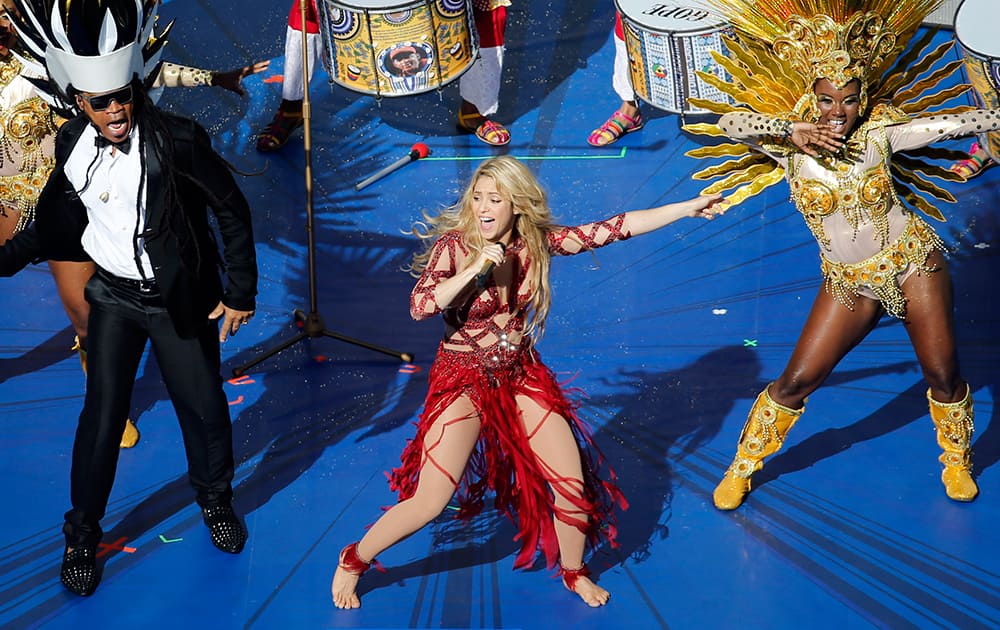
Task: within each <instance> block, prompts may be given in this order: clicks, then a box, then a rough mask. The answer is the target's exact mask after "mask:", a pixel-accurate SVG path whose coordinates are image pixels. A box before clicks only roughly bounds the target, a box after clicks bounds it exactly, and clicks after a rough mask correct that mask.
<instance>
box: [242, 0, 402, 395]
mask: <svg viewBox="0 0 1000 630" xmlns="http://www.w3.org/2000/svg"><path fill="white" fill-rule="evenodd" d="M307 2H309V0H299V11H300V13H301V15H302V129H303V143H304V145H305V176H306V237H307V245H306V250H307V251H308V254H309V312H308V313H303V312H302V311H301V310H299V309H295V319H296V320H297V321H300V322H302V332H300V333H298V334H297V335H295V336H294V337H292V338H291V339H288V340H287V341H284V342H282V343H280V344H278V345H277V346H275V347H274V348H271V349H270V350H265V351H264V352H263V354H261V355H259V356H257V357H256V358H254V359H253V360H251V361H248V362H246V363H244V364H243V365H240V366H237V367H235V368H233V376H242V375H243V374H245V373H246V372H247V370H249V369H250V368H252V367H254V366H255V365H257V364H258V363H261V362H263V361H266V360H267V359H269V358H270V357H273V356H274V355H276V354H278V353H279V352H281V351H283V350H285V349H287V348H290V347H292V346H293V345H295V344H297V343H298V342H300V341H302V340H304V339H309V338H312V337H330V338H333V339H338V340H340V341H344V342H347V343H351V344H354V345H356V346H361V347H362V348H368V349H369V350H374V351H375V352H381V353H383V354H387V355H389V356H393V357H396V358H398V359H399V360H400V361H403V362H406V363H410V362H412V361H413V355H412V354H411V353H409V352H400V351H398V350H391V349H389V348H383V347H381V346H377V345H375V344H371V343H368V342H367V341H361V340H360V339H354V338H353V337H348V336H347V335H343V334H340V333H337V332H333V331H331V330H327V328H326V325H325V324H324V323H323V317H322V316H321V315H320V314H319V311H318V309H317V306H316V236H315V232H314V230H313V193H312V135H311V133H310V132H311V127H312V125H311V119H312V112H311V111H310V110H311V107H310V103H309V43H308V40H307V33H306V3H307ZM317 14H318V12H317Z"/></svg>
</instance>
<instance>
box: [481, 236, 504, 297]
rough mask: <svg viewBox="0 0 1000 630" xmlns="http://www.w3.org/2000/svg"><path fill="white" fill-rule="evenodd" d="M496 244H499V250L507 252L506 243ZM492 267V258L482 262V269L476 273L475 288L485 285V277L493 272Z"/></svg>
mask: <svg viewBox="0 0 1000 630" xmlns="http://www.w3.org/2000/svg"><path fill="white" fill-rule="evenodd" d="M497 245H499V246H500V251H502V252H504V253H506V252H507V246H506V245H504V244H503V243H497ZM494 267H496V263H495V262H493V261H492V260H487V261H486V262H485V263H484V264H483V268H482V270H480V272H479V273H477V274H476V288H477V289H482V288H484V287H485V286H486V279H487V278H489V277H490V274H491V273H493V268H494Z"/></svg>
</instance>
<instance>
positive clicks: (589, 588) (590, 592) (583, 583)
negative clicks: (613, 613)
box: [563, 575, 611, 608]
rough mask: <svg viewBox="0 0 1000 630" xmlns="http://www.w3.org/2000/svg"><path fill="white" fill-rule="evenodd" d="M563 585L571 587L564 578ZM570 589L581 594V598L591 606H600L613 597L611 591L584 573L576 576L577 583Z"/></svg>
mask: <svg viewBox="0 0 1000 630" xmlns="http://www.w3.org/2000/svg"><path fill="white" fill-rule="evenodd" d="M563 585H565V586H566V588H569V585H568V584H566V581H565V580H563ZM569 590H571V591H573V592H574V593H576V594H577V595H579V596H580V599H582V600H583V601H584V603H586V604H587V605H588V606H590V607H591V608H599V607H601V606H603V605H605V604H607V603H608V600H609V599H611V593H609V592H607V591H606V590H604V589H603V588H601V587H600V586H598V585H596V584H594V583H593V582H592V581H591V580H590V578H589V577H585V576H583V575H581V576H579V577H578V578H576V583H575V584H574V585H573V588H569Z"/></svg>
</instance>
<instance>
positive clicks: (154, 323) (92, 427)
mask: <svg viewBox="0 0 1000 630" xmlns="http://www.w3.org/2000/svg"><path fill="white" fill-rule="evenodd" d="M85 295H86V298H87V301H88V302H89V303H90V320H89V323H88V325H87V336H88V340H87V393H86V397H85V399H84V403H83V411H82V412H81V413H80V421H79V424H78V426H77V430H76V441H75V442H74V444H73V465H72V466H73V467H72V472H71V476H70V499H71V502H72V505H73V507H72V509H71V510H69V511H68V512H67V513H66V524H65V526H64V527H63V532H64V533H65V535H66V544H67V545H68V546H70V547H76V546H80V545H84V546H90V547H93V546H96V545H97V543H98V542H100V539H101V535H102V534H103V531H102V530H101V527H100V520H101V518H103V517H104V513H105V510H106V509H107V506H108V497H109V496H110V494H111V486H112V485H113V484H114V480H115V470H116V469H117V467H118V451H119V448H118V445H119V442H120V441H121V435H122V431H123V430H124V429H125V419H126V418H127V417H128V414H129V409H130V405H131V399H132V387H133V384H134V383H135V377H136V372H137V370H138V368H139V362H140V360H141V359H142V353H143V351H144V350H145V348H146V342H147V341H150V342H151V343H152V348H153V353H154V355H155V356H156V361H157V363H158V364H159V366H160V371H161V373H162V374H163V380H164V382H165V384H166V387H167V392H168V393H169V394H170V400H171V402H172V403H173V405H174V410H175V411H176V413H177V419H178V420H179V421H180V426H181V433H182V435H183V438H184V449H185V451H186V454H187V461H188V477H189V479H190V482H191V485H192V486H193V487H194V489H195V492H196V493H197V499H198V504H199V505H200V506H202V507H211V506H214V505H220V504H227V503H229V502H230V501H231V499H232V480H233V468H234V466H233V437H232V424H231V421H230V418H229V403H228V401H227V400H226V396H225V393H224V392H223V390H222V377H221V375H220V374H219V372H220V368H221V358H220V351H219V332H218V326H217V325H216V324H215V322H211V321H209V320H207V319H206V321H205V327H204V330H202V331H201V333H200V334H199V335H198V336H197V337H195V338H192V339H183V338H181V337H180V336H179V335H178V334H177V331H176V330H175V329H174V325H173V323H172V322H171V320H170V315H169V314H168V313H167V310H166V308H165V306H164V304H163V300H162V298H161V297H160V295H159V292H158V290H157V289H156V288H155V287H152V288H151V289H149V288H147V290H140V288H139V287H138V286H135V284H134V283H131V284H130V283H129V281H126V280H123V279H120V278H116V277H115V276H112V275H110V274H108V273H107V272H105V271H103V270H98V273H97V274H95V275H94V277H93V278H91V280H90V281H89V282H88V283H87V288H86V292H85Z"/></svg>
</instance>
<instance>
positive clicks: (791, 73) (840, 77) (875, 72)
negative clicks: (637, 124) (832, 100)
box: [684, 0, 970, 221]
mask: <svg viewBox="0 0 1000 630" xmlns="http://www.w3.org/2000/svg"><path fill="white" fill-rule="evenodd" d="M941 1H942V0H704V2H705V4H707V5H708V6H710V7H711V8H712V10H713V11H714V12H715V13H718V14H719V15H721V16H722V17H723V18H724V19H726V20H727V21H728V22H729V23H730V24H732V26H733V28H734V30H735V31H736V33H737V37H736V38H728V37H727V38H725V44H726V48H727V50H728V51H729V56H725V55H723V54H721V53H718V52H714V51H713V53H712V56H713V57H714V58H715V60H716V62H718V63H719V64H720V65H721V66H722V67H724V68H725V69H726V70H727V71H728V72H729V74H730V76H731V77H732V80H731V81H726V80H725V79H722V78H719V77H718V76H715V75H712V74H708V73H703V72H699V73H698V75H699V76H700V77H701V78H702V80H704V81H706V82H708V83H710V84H711V85H713V86H715V87H716V88H718V89H719V90H721V91H722V92H724V93H725V94H727V95H729V96H730V97H731V98H732V99H733V101H734V102H735V103H736V105H730V104H728V103H717V102H714V101H708V100H704V99H691V103H692V105H694V106H696V107H700V108H703V109H705V110H708V111H710V112H713V113H717V114H724V113H726V112H729V111H733V110H736V109H744V110H745V109H750V110H752V111H755V112H758V113H761V114H765V115H768V116H772V117H776V118H785V119H788V120H816V119H818V117H819V111H818V107H817V105H816V97H815V94H814V92H813V86H814V85H815V83H816V81H817V80H819V79H823V78H825V79H828V80H829V81H830V82H831V83H833V84H834V85H835V86H836V87H838V88H843V87H844V86H845V85H847V84H848V83H850V82H851V81H853V80H855V79H856V80H858V81H859V82H860V84H861V99H862V103H861V105H862V113H864V112H865V111H866V110H867V106H868V103H874V104H875V105H874V107H873V108H872V112H871V115H870V116H869V117H868V119H869V121H872V120H873V119H881V120H882V121H883V123H882V124H884V121H885V119H886V118H889V119H893V120H896V121H902V120H906V119H908V118H909V117H913V116H920V115H924V114H925V113H926V112H927V111H928V110H929V109H930V108H934V107H938V106H940V105H942V104H943V103H946V102H947V101H948V100H950V99H952V98H954V97H956V96H958V95H960V94H962V93H963V92H965V91H967V90H968V89H969V87H970V86H969V85H967V84H964V83H960V84H958V85H953V86H952V87H949V88H943V89H942V88H939V86H940V84H941V83H942V82H943V81H945V80H947V79H951V78H952V77H953V75H954V73H955V72H957V71H958V69H959V68H960V67H961V65H962V62H961V61H952V62H949V63H946V64H942V65H941V67H936V66H938V63H939V62H940V61H941V60H942V59H943V58H944V56H945V55H946V54H947V53H948V51H949V50H950V49H951V47H952V43H951V42H948V43H945V44H942V45H940V46H937V47H936V48H935V49H934V50H928V48H929V47H930V44H931V40H932V38H933V35H934V33H933V32H930V31H929V32H928V33H927V34H925V35H924V36H922V37H921V38H919V40H917V41H915V42H913V44H912V46H910V48H909V50H908V51H907V52H906V54H905V55H903V54H902V53H903V52H904V50H906V48H907V45H908V44H910V41H911V39H913V37H914V35H915V34H916V32H917V28H918V27H919V26H920V23H921V21H922V20H923V19H924V18H925V17H926V16H927V14H929V13H930V12H931V11H933V10H934V9H935V8H937V6H938V5H939V4H940V3H941ZM901 55H902V56H901ZM925 74H926V75H927V76H924V75H925ZM964 109H968V107H967V106H962V107H956V108H953V109H951V110H939V111H936V112H935V113H948V112H951V111H961V110H964ZM866 124H871V123H870V122H869V123H866ZM684 129H685V130H686V131H689V132H692V133H695V134H702V135H708V136H713V137H721V136H724V134H723V133H722V130H721V129H720V128H719V127H718V125H714V124H691V125H685V126H684ZM859 131H862V132H863V131H864V125H863V126H862V129H860V130H859ZM858 137H864V134H863V133H858V134H855V138H858ZM775 141H776V142H778V140H777V139H776V140H775ZM775 149H776V150H778V151H779V152H780V151H781V150H782V147H780V146H776V147H775ZM785 150H788V151H790V150H791V147H790V146H786V147H785ZM687 155H689V156H692V157H696V158H719V157H725V158H731V159H729V160H728V161H726V162H724V163H722V164H720V165H715V166H710V167H707V168H704V169H702V170H701V171H699V172H698V173H696V174H695V175H694V177H695V179H702V180H708V179H713V178H722V179H721V180H719V181H717V182H715V183H713V184H711V185H709V186H708V187H706V188H705V189H704V190H703V191H702V192H703V193H706V194H707V193H714V192H722V191H727V190H734V189H735V190H734V192H733V193H732V194H730V195H729V196H728V197H727V199H728V200H729V202H730V203H731V204H732V205H736V204H739V203H741V202H743V201H745V200H746V199H747V198H749V197H752V196H754V195H757V194H759V193H760V192H761V191H762V190H764V189H765V188H767V187H768V186H771V185H774V184H776V183H778V182H780V181H781V180H782V179H783V177H784V169H783V168H781V167H780V166H778V165H777V164H776V163H775V162H774V161H772V160H771V159H770V158H768V157H767V156H765V155H763V154H760V153H756V152H753V151H751V150H750V149H749V148H748V147H746V146H745V145H742V144H718V145H714V146H709V147H703V148H699V149H694V150H692V151H689V152H688V153H687ZM953 155H954V152H950V151H947V150H942V149H937V150H935V149H922V150H918V151H912V152H908V153H903V154H895V155H894V157H893V162H892V174H893V180H894V185H895V188H896V192H897V194H898V195H899V196H900V198H902V199H904V200H906V201H907V202H908V203H910V204H911V205H913V206H914V207H916V208H918V209H920V210H922V211H923V212H925V213H927V214H928V215H930V216H933V217H934V218H936V219H939V220H942V221H943V220H944V217H943V216H942V215H941V213H940V212H939V211H938V210H937V209H936V208H934V207H933V206H932V205H931V204H930V203H929V202H928V201H927V200H926V199H925V198H924V197H923V196H922V194H929V195H931V196H933V197H935V198H937V199H941V200H945V201H952V202H953V201H955V198H954V197H953V196H952V195H951V194H950V193H948V192H947V191H946V190H944V189H943V188H941V187H940V186H938V185H937V184H934V183H933V182H931V181H929V180H927V179H926V178H925V177H924V175H929V176H932V177H937V178H939V179H945V180H951V181H958V180H961V177H960V176H957V175H955V174H954V173H951V172H950V171H948V169H946V168H943V167H941V166H936V165H933V164H930V163H927V162H925V161H924V160H923V159H922V158H931V159H948V158H950V157H951V156H953Z"/></svg>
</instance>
